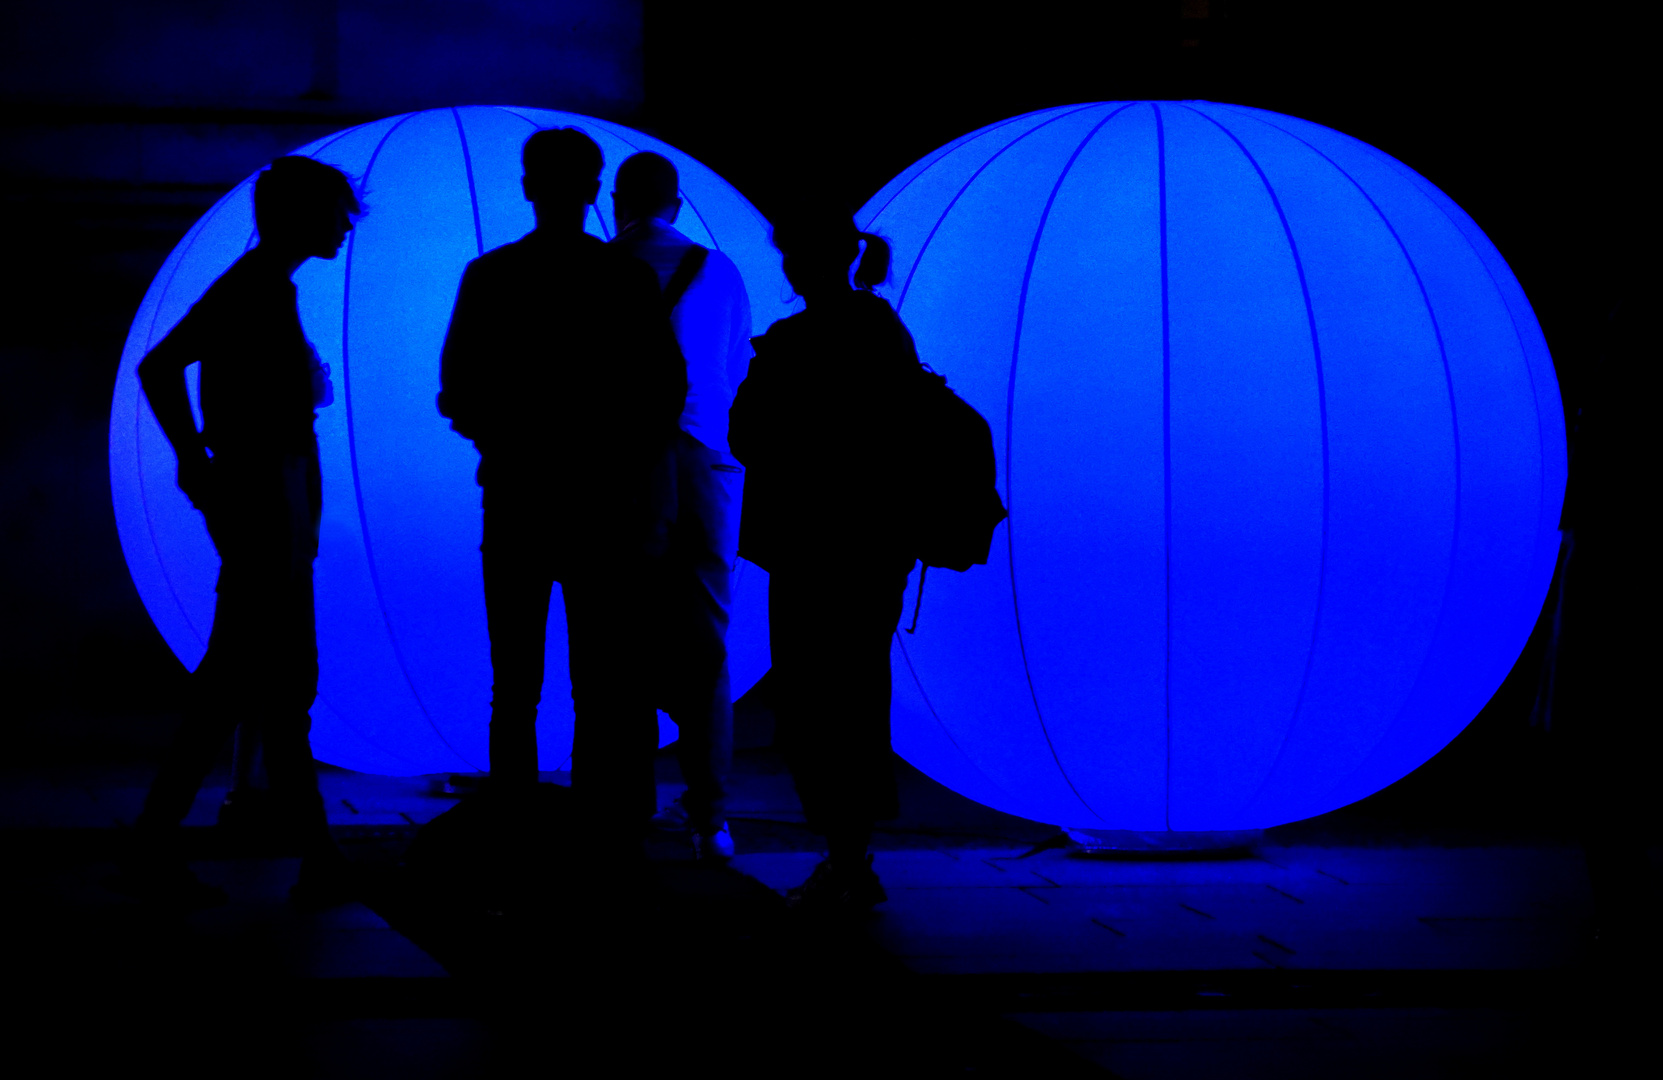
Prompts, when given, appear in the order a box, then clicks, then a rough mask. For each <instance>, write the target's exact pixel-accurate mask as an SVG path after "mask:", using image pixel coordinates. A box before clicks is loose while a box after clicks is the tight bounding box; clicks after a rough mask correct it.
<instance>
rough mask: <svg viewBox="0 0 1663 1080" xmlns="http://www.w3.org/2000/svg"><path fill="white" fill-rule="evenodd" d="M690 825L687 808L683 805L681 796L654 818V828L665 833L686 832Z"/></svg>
mask: <svg viewBox="0 0 1663 1080" xmlns="http://www.w3.org/2000/svg"><path fill="white" fill-rule="evenodd" d="M690 823H691V819H690V818H689V817H688V815H687V807H686V806H685V805H683V804H682V801H681V797H680V796H677V797H676V799H675V801H674V802H672V803H670V805H668V806H666V807H665V808H664V809H662V810H660V811H659V812H658V813H656V814H654V815H653V816H652V825H653V828H655V829H662V830H663V831H664V832H686V831H687V829H688V827H689V825H690Z"/></svg>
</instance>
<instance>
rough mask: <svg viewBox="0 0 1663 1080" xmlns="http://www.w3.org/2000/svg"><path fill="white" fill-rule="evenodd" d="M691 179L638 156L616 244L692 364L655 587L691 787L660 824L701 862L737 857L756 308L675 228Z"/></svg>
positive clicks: (666, 685)
mask: <svg viewBox="0 0 1663 1080" xmlns="http://www.w3.org/2000/svg"><path fill="white" fill-rule="evenodd" d="M678 186H679V178H678V176H677V174H676V169H675V166H674V165H673V164H671V162H670V161H669V160H668V159H667V158H665V157H663V156H662V155H659V154H654V153H651V152H643V153H639V154H635V155H633V156H631V157H630V158H629V159H628V160H626V161H625V162H624V163H623V164H622V165H621V166H619V168H618V173H617V178H616V190H614V191H613V193H612V201H613V207H614V211H615V214H616V219H617V222H618V236H617V238H616V239H614V240H613V241H612V246H613V247H615V248H617V249H618V250H620V251H624V252H628V253H629V254H631V255H633V256H634V257H635V258H637V259H640V260H641V261H642V262H644V263H646V264H647V265H648V266H650V267H651V268H652V270H653V272H654V273H655V274H656V275H657V278H658V285H659V288H660V289H662V290H663V297H662V300H661V304H662V306H663V307H664V309H666V310H668V311H669V313H670V324H671V327H672V328H673V330H674V332H675V336H676V341H677V343H678V344H679V345H680V346H681V351H682V355H683V357H685V359H686V361H687V379H688V389H687V401H686V404H685V406H684V407H683V409H682V412H681V417H680V426H681V431H680V433H679V434H678V436H677V439H676V451H675V495H676V498H675V514H674V518H673V520H672V522H671V526H670V535H669V543H668V546H667V556H666V558H665V560H664V565H663V567H662V573H661V575H660V578H659V581H658V583H657V584H656V586H655V590H654V591H655V593H656V594H657V595H656V598H655V600H656V602H655V605H654V609H655V618H654V622H655V623H657V624H658V626H659V628H660V633H659V635H658V637H657V641H656V649H655V652H656V654H657V655H656V660H655V663H654V667H655V668H656V669H657V671H658V674H659V680H658V681H659V686H660V689H659V692H658V702H659V706H660V707H661V708H663V709H664V710H665V711H666V712H668V713H669V714H670V716H671V717H672V718H673V719H674V720H675V722H676V725H677V727H678V728H679V730H680V737H679V738H678V739H677V740H676V756H677V758H678V759H679V760H680V763H681V771H682V779H683V780H684V781H685V782H686V784H687V790H686V792H685V793H684V794H683V796H682V797H681V798H680V799H679V800H678V801H677V803H676V804H675V805H674V806H671V807H667V808H665V810H664V811H663V812H661V813H660V814H659V815H658V816H657V817H655V818H654V821H655V822H657V823H658V824H660V825H665V826H672V827H679V826H680V825H683V824H685V825H686V826H687V828H688V830H689V831H690V833H691V835H692V838H693V844H694V850H695V852H696V853H697V854H698V855H699V856H700V857H711V858H727V857H729V856H731V855H732V854H733V838H732V834H731V832H730V831H729V830H728V828H727V823H726V809H725V806H726V799H727V791H726V778H727V774H728V772H729V770H730V768H731V766H732V757H733V750H732V747H733V696H732V688H731V686H730V684H729V680H728V668H727V627H728V613H729V609H730V608H731V607H732V587H733V581H732V578H733V568H734V563H735V561H736V560H737V558H738V528H739V521H738V508H739V504H740V488H741V481H742V470H741V469H740V467H739V465H738V464H737V463H736V462H735V461H734V460H733V458H732V456H731V455H730V454H729V453H728V441H727V428H728V408H729V407H730V406H731V405H732V403H733V388H734V386H735V385H737V383H738V381H739V380H740V379H742V378H744V373H745V369H746V367H747V365H748V362H749V360H750V356H751V348H750V333H751V312H750V300H749V298H748V297H747V296H746V294H745V284H744V282H743V281H742V280H741V279H740V276H739V270H738V268H737V267H735V266H734V265H733V262H732V261H731V260H730V259H729V258H728V257H727V256H726V255H723V254H722V253H721V252H720V251H715V250H712V249H709V248H705V247H703V246H701V245H698V244H695V243H693V241H691V240H689V239H688V238H687V237H686V236H684V235H682V234H681V233H680V232H678V231H677V230H676V229H675V227H674V225H673V224H672V222H674V221H675V220H676V218H677V215H678V214H679V212H680V210H681V198H680V196H679V195H678Z"/></svg>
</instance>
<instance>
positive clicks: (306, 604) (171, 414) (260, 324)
mask: <svg viewBox="0 0 1663 1080" xmlns="http://www.w3.org/2000/svg"><path fill="white" fill-rule="evenodd" d="M358 211H359V204H358V199H357V196H356V194H355V193H354V190H353V186H352V183H351V181H350V180H348V179H347V177H346V176H345V175H344V174H342V173H341V172H340V171H339V170H337V169H334V168H331V167H330V166H328V165H324V164H321V163H319V162H316V161H313V160H311V159H310V158H303V157H283V158H278V159H277V160H276V161H274V162H272V164H271V167H270V168H268V169H267V170H266V171H265V172H263V173H261V174H260V177H259V179H258V180H256V181H255V184H254V220H255V225H256V227H257V229H258V231H259V243H258V244H257V245H255V247H254V248H253V249H252V250H251V251H249V252H248V253H247V254H245V255H243V256H242V257H241V258H240V259H238V260H237V261H236V263H234V264H233V265H232V267H231V269H229V270H227V271H226V272H225V273H224V274H223V275H221V276H220V278H219V280H218V281H216V282H214V284H213V285H212V286H211V287H210V288H209V289H208V291H207V293H205V294H204V295H203V297H202V299H201V300H198V301H197V302H196V304H195V305H194V306H193V307H192V308H191V310H190V311H189V312H188V313H187V314H186V315H185V317H184V318H183V319H181V320H180V322H179V324H178V325H177V326H175V327H174V328H173V330H172V331H171V332H170V333H169V334H168V335H167V337H165V338H163V339H162V341H161V343H160V344H159V345H157V346H156V347H155V348H154V349H152V350H151V352H150V354H149V355H148V356H146V357H145V358H144V360H143V362H142V363H140V365H139V379H140V382H141V383H142V385H143V387H144V392H145V396H146V397H147V398H148V399H149V401H150V406H151V409H152V410H153V411H154V412H155V414H156V420H157V422H158V423H160V425H161V427H162V431H163V432H165V433H166V435H167V438H168V441H169V442H170V443H172V445H173V449H174V452H175V453H176V454H177V455H178V458H179V487H180V488H181V489H182V490H183V491H184V492H185V494H186V495H188V496H189V497H190V500H191V502H192V503H193V504H194V505H195V506H196V508H197V509H199V510H201V511H202V512H203V514H204V516H205V517H206V519H207V524H208V532H209V534H210V536H212V538H213V541H214V547H215V549H216V550H217V551H218V552H219V556H220V571H219V582H218V584H217V585H216V587H215V588H216V591H217V593H218V598H217V601H216V603H215V608H214V625H213V631H212V633H211V635H210V637H209V639H208V650H207V653H206V655H204V657H203V658H202V663H201V664H200V666H198V667H197V669H196V672H195V673H194V674H193V675H192V676H191V692H190V700H189V702H188V704H187V707H186V711H185V716H184V721H183V724H182V725H181V727H180V730H179V734H178V736H177V738H176V740H175V742H174V744H173V747H172V749H171V750H170V751H169V753H168V756H167V758H166V760H165V761H164V762H163V764H162V767H161V769H160V771H159V772H158V773H157V776H156V779H155V781H154V782H153V783H152V784H151V786H150V791H149V794H148V795H147V796H146V798H145V802H144V809H143V812H142V813H141V814H140V815H139V818H138V821H137V826H136V834H137V835H136V837H135V843H134V846H133V850H132V853H131V854H130V855H129V857H128V859H127V861H126V863H125V864H124V867H123V871H122V874H121V875H120V877H119V878H118V885H119V886H120V887H122V888H124V889H125V890H126V891H130V892H139V893H144V894H147V895H152V896H165V897H170V898H173V899H178V900H183V901H185V902H190V903H214V902H218V901H221V900H223V899H224V896H223V894H222V893H220V892H219V890H217V889H214V888H212V887H210V886H206V885H203V884H202V883H201V882H199V881H198V880H197V879H196V877H195V876H194V875H193V874H192V873H191V871H190V870H189V868H188V867H187V866H186V865H185V863H184V860H183V857H182V855H181V853H180V851H179V849H178V834H179V824H180V822H181V821H182V820H183V819H184V817H185V815H186V814H187V813H188V812H189V811H190V808H191V803H192V802H193V801H194V800H195V798H196V794H197V792H198V790H199V789H200V788H201V786H202V781H203V779H204V777H206V775H207V773H208V770H209V769H210V768H211V767H212V765H213V762H214V758H215V756H216V755H217V753H218V751H219V749H220V747H221V746H222V745H223V744H224V742H225V740H226V738H227V737H228V736H229V735H230V734H231V732H232V731H233V730H234V729H235V728H237V727H238V725H239V722H240V723H241V724H243V725H244V726H245V727H250V728H252V729H254V730H257V731H258V732H259V734H260V737H261V740H262V742H263V743H264V746H265V761H266V772H267V775H268V778H269V781H270V785H271V793H272V798H273V800H274V801H275V802H276V803H277V809H278V810H279V812H280V813H281V814H282V815H283V816H284V817H286V818H288V819H289V820H290V821H291V822H292V824H293V827H294V828H295V829H296V830H297V831H298V839H299V842H300V846H301V851H302V855H303V858H302V861H301V868H300V878H299V881H298V882H297V883H296V885H295V888H294V891H293V892H292V893H291V896H293V897H294V898H295V899H296V900H297V901H300V902H306V903H320V904H321V903H329V902H334V901H336V900H339V899H343V898H344V896H345V893H346V891H347V883H346V875H345V873H344V869H345V862H344V859H343V858H342V856H341V853H340V850H339V848H337V847H336V846H335V844H334V841H333V840H331V838H330V836H329V830H328V822H327V819H326V818H325V816H324V809H323V800H322V798H321V797H320V796H319V794H318V781H317V771H316V767H315V765H314V763H313V760H312V750H311V745H310V742H309V739H308V733H309V731H310V728H311V718H310V715H309V714H310V709H311V706H312V701H313V699H314V698H315V697H316V696H317V684H318V650H317V631H316V621H315V617H314V613H313V603H312V562H313V560H314V559H315V558H316V556H317V544H318V531H317V530H318V521H319V517H320V514H321V512H322V507H323V502H322V481H321V477H320V473H319V470H318V448H317V440H316V438H315V436H314V435H313V431H312V422H313V420H314V418H315V414H314V412H313V410H314V409H315V408H318V407H322V406H325V405H328V404H329V403H330V402H331V401H332V400H333V390H332V389H331V387H330V384H329V377H328V369H327V368H325V367H323V366H322V365H321V364H320V363H319V361H318V358H317V353H316V351H315V350H313V348H312V346H311V344H310V343H309V342H308V341H307V340H306V336H305V333H304V331H303V330H302V328H301V324H300V314H299V310H298V308H297V307H296V302H295V295H296V294H295V286H294V283H293V281H291V280H290V279H291V278H292V276H293V274H294V272H295V270H296V269H298V268H299V266H300V264H301V263H303V262H305V261H306V260H307V259H309V258H320V259H333V258H334V257H335V255H336V254H337V252H338V251H339V250H340V247H341V244H342V242H343V241H344V240H345V238H346V234H347V233H348V232H350V231H351V229H352V219H353V216H354V215H356V214H357V213H358ZM191 364H200V365H201V369H200V390H201V408H202V419H203V428H202V430H201V431H200V432H199V431H197V429H196V423H195V420H194V418H193V417H192V415H191V406H190V401H189V398H188V397H187V395H186V389H185V369H186V368H187V367H188V366H190V365H191Z"/></svg>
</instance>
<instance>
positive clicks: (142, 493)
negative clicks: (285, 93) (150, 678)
mask: <svg viewBox="0 0 1663 1080" xmlns="http://www.w3.org/2000/svg"><path fill="white" fill-rule="evenodd" d="M256 175H258V174H257V173H256ZM245 187H246V188H247V189H248V198H249V202H250V203H251V204H252V202H253V200H254V183H253V177H250V178H249V179H247V180H244V181H243V182H242V183H241V184H238V185H237V186H236V187H234V188H232V189H231V191H230V192H229V193H228V194H227V195H226V196H225V198H224V199H223V200H221V201H220V202H219V203H217V204H216V205H214V206H212V207H210V208H209V210H208V212H207V213H206V214H203V215H202V217H201V219H200V220H198V221H197V223H196V224H195V225H194V226H193V227H192V228H191V230H190V232H188V233H186V234H185V239H184V240H182V241H180V244H181V245H182V247H181V249H180V251H179V258H178V260H177V261H176V262H175V263H174V264H173V268H172V269H171V270H169V271H168V275H167V282H166V283H165V284H163V285H162V290H161V292H159V293H158V294H157V295H156V309H155V310H154V311H152V312H151V313H150V328H149V329H148V330H146V331H145V335H144V342H145V344H144V353H143V355H141V356H140V357H139V363H143V362H144V358H145V357H146V356H149V355H150V350H151V349H154V348H155V347H156V345H158V344H159V342H157V341H156V340H155V338H156V324H157V323H158V322H160V321H161V318H162V305H163V304H164V303H166V301H167V294H168V292H169V291H170V290H171V289H172V288H173V279H174V278H176V277H178V276H179V268H180V267H182V266H184V265H185V260H186V259H187V258H189V257H190V253H191V249H192V248H194V247H195V246H196V242H197V241H198V240H200V239H201V238H202V234H203V233H205V232H207V231H208V224H209V223H210V222H211V221H213V219H214V218H216V217H218V216H219V212H220V211H221V210H223V209H225V208H226V207H227V206H229V205H230V204H231V199H232V198H233V197H234V196H235V195H236V194H237V192H238V191H239V190H241V189H242V188H245ZM251 212H252V211H251ZM228 269H229V268H228ZM221 273H224V271H221ZM215 280H216V281H217V280H218V278H216V279H215ZM212 287H213V286H212V284H210V285H209V288H212ZM206 291H207V290H204V293H206ZM197 299H198V300H200V299H201V297H197ZM191 306H192V307H194V306H195V301H192V303H191ZM185 314H186V315H188V314H190V308H186V309H185ZM179 319H180V320H183V319H184V315H181V316H180V317H179ZM177 325H179V323H178V321H176V322H175V323H174V326H177ZM172 332H173V330H172V327H169V328H168V333H172ZM162 336H163V337H166V336H167V335H166V334H164V335H162ZM197 375H198V378H200V377H201V372H198V373H197ZM138 377H139V369H138V364H134V365H133V379H134V381H135V382H136V381H137V380H138ZM138 397H139V401H138V407H137V408H135V409H134V410H133V451H134V457H135V458H136V459H137V463H138V477H139V503H140V505H142V506H143V507H144V531H145V535H147V536H149V537H150V546H151V549H152V550H153V551H154V552H155V555H156V565H157V566H159V567H161V569H162V581H163V582H164V583H166V585H167V591H168V595H169V596H171V597H173V603H174V606H175V607H177V608H178V609H179V615H180V617H181V618H182V619H184V622H185V627H186V629H188V630H190V632H191V633H192V634H193V635H195V637H196V640H197V642H198V644H200V645H201V646H202V651H203V654H204V655H206V654H207V651H208V635H207V634H204V633H203V632H202V631H201V630H199V629H197V626H196V622H195V621H194V620H192V619H191V614H190V609H189V608H187V607H186V606H185V601H184V599H183V598H182V597H181V596H180V595H179V588H178V586H176V585H175V584H174V583H173V574H172V573H171V572H170V571H169V570H168V567H167V560H166V559H165V558H163V557H162V544H161V541H160V540H158V539H157V538H156V524H155V522H154V520H153V519H152V518H151V516H150V490H149V486H148V485H147V484H146V483H145V482H144V407H145V405H147V404H149V399H148V398H146V397H145V395H144V384H143V383H139V394H138ZM157 426H158V427H159V426H160V424H158V425H157ZM209 632H210V633H212V629H211V624H210V631H209ZM201 662H202V661H201V660H200V659H199V660H198V661H197V663H198V664H200V663H201ZM192 670H193V671H194V670H195V669H194V668H193V669H192Z"/></svg>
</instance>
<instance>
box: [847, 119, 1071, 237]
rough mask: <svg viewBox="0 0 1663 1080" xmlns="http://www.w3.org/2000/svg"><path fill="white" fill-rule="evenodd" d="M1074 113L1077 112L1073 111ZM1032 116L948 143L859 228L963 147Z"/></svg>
mask: <svg viewBox="0 0 1663 1080" xmlns="http://www.w3.org/2000/svg"><path fill="white" fill-rule="evenodd" d="M1088 107H1089V106H1088ZM1041 111H1045V110H1041ZM1075 111H1078V110H1075ZM1032 115H1034V114H1033V113H1023V114H1022V115H1021V116H1013V117H1011V118H1009V119H1008V120H1001V121H999V122H998V123H997V124H989V125H988V126H987V127H985V128H982V129H981V130H980V131H972V132H971V133H970V134H968V135H965V136H962V137H961V138H960V139H955V140H953V143H957V145H956V146H955V145H953V143H948V144H947V145H946V146H944V147H942V148H941V153H940V155H939V156H938V157H937V158H936V159H935V160H934V161H932V162H930V163H929V164H928V165H926V166H924V167H923V168H922V169H919V170H918V172H917V173H916V174H915V175H913V176H911V177H909V178H908V179H907V182H906V183H904V184H902V185H901V186H900V187H899V188H897V189H896V191H895V194H893V195H891V196H890V197H889V198H887V199H885V200H884V203H883V205H882V206H880V207H878V209H877V210H876V211H875V212H874V213H873V214H872V216H871V217H870V218H868V219H867V224H866V225H863V226H861V228H863V229H864V228H868V227H870V226H871V223H872V222H874V221H877V220H878V219H879V218H881V217H883V214H884V211H885V210H888V209H889V207H890V206H891V205H892V204H893V203H894V202H895V200H896V199H899V198H900V197H901V196H902V195H903V194H905V193H906V190H907V189H908V188H910V187H911V186H912V185H913V184H916V183H917V182H918V181H920V180H922V179H923V178H924V174H925V173H927V172H929V171H930V170H931V169H933V168H935V167H936V166H937V165H940V164H941V163H942V162H943V161H946V160H947V159H948V158H950V157H952V156H953V155H954V154H956V153H958V152H959V151H960V150H963V149H964V148H965V147H967V146H969V145H970V144H971V143H973V142H979V141H980V140H982V139H985V138H986V137H987V136H989V135H991V134H993V133H994V132H995V131H998V130H1000V129H1002V128H1006V127H1009V126H1010V125H1012V124H1014V123H1016V122H1017V121H1018V120H1025V119H1027V118H1028V117H1030V116H1032ZM1013 141H1014V140H1013Z"/></svg>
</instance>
